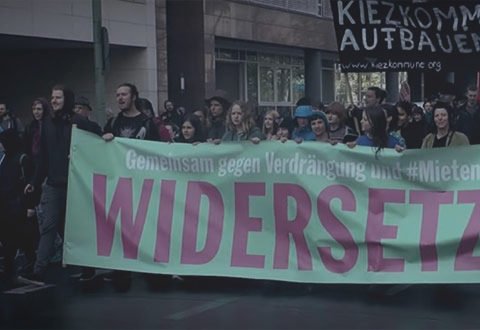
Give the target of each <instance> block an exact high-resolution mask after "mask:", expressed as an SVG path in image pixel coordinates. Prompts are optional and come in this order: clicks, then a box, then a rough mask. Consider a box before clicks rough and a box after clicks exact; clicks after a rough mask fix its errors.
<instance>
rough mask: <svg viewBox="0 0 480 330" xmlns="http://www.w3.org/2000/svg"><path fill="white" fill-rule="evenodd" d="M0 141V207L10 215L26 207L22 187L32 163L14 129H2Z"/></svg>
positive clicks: (29, 173)
mask: <svg viewBox="0 0 480 330" xmlns="http://www.w3.org/2000/svg"><path fill="white" fill-rule="evenodd" d="M0 142H1V143H2V145H3V147H4V149H5V151H4V153H3V155H0V182H1V184H0V209H1V210H2V211H1V212H7V213H8V214H10V216H11V215H12V214H13V213H19V214H20V213H21V212H22V210H24V209H25V207H26V201H25V197H24V194H23V189H24V187H25V185H26V183H27V182H28V179H29V178H30V177H31V174H32V165H31V162H30V160H29V158H28V156H27V155H26V154H24V153H23V152H22V141H21V140H20V138H19V136H18V134H17V132H16V131H15V130H13V129H8V130H6V131H3V132H2V133H1V134H0ZM2 214H3V215H5V213H2Z"/></svg>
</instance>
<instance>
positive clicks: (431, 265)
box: [64, 129, 480, 283]
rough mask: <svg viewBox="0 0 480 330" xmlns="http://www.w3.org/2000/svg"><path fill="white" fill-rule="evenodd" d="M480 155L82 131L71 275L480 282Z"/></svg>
mask: <svg viewBox="0 0 480 330" xmlns="http://www.w3.org/2000/svg"><path fill="white" fill-rule="evenodd" d="M479 155H480V149H479V147H476V146H472V147H458V148H448V149H447V148H442V149H435V150H434V149H430V150H411V151H410V150H407V151H405V152H403V153H401V154H400V153H397V152H395V151H393V150H384V151H382V152H381V153H380V154H379V156H378V157H377V158H376V157H375V153H374V150H373V149H372V148H369V147H356V148H354V149H349V148H347V147H346V146H344V145H335V146H331V145H328V144H322V143H315V142H308V143H302V144H296V143H294V142H291V141H289V142H287V143H284V144H282V143H281V142H277V141H272V142H266V141H265V142H261V143H260V144H258V145H253V144H252V143H249V142H246V143H235V144H227V143H224V144H221V145H212V144H207V143H204V144H200V145H197V146H193V145H189V144H179V143H172V144H166V143H156V142H145V141H138V140H127V139H121V138H116V139H114V141H112V142H109V143H106V142H104V141H103V140H102V139H100V138H98V137H96V136H93V135H91V134H89V133H86V132H83V131H81V130H77V129H74V130H73V137H72V146H71V155H70V156H71V157H70V173H69V184H68V202H67V222H66V233H65V244H64V262H65V263H66V264H73V265H84V266H93V267H99V268H114V269H123V270H132V271H139V272H148V273H165V274H178V275H214V276H234V277H246V278H257V279H279V280H285V281H296V282H312V283H315V282H316V283H441V282H443V283H474V282H475V283H476V282H479V280H480V256H479V252H478V249H479V248H478V246H477V245H478V236H479V232H480V189H479V181H480V156H479Z"/></svg>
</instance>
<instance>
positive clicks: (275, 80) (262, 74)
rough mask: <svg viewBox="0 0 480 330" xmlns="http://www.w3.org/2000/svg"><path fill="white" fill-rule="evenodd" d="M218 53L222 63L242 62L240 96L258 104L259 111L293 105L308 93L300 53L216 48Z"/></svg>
mask: <svg viewBox="0 0 480 330" xmlns="http://www.w3.org/2000/svg"><path fill="white" fill-rule="evenodd" d="M215 57H216V60H217V61H219V62H220V63H221V62H230V63H232V62H233V63H243V66H242V68H244V69H243V70H244V71H243V75H241V77H240V80H241V81H240V82H239V83H240V87H241V88H240V98H241V99H244V100H246V101H250V102H253V103H255V104H258V105H259V109H260V111H263V110H264V109H277V110H278V109H279V108H285V109H292V107H293V106H294V105H295V102H296V101H297V100H298V99H299V98H301V97H303V96H304V94H305V69H304V60H303V58H302V57H300V56H292V55H286V54H270V53H262V52H256V51H244V50H235V49H225V48H216V49H215ZM218 67H220V66H218ZM222 87H225V86H217V88H220V89H221V88H222Z"/></svg>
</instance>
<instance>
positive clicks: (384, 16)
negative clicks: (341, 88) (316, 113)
mask: <svg viewBox="0 0 480 330" xmlns="http://www.w3.org/2000/svg"><path fill="white" fill-rule="evenodd" d="M331 5H332V14H333V19H334V23H335V31H336V36H337V43H338V49H339V54H340V62H341V69H342V70H343V71H346V72H349V71H350V72H360V71H413V70H414V71H435V72H439V71H441V70H444V71H448V70H453V69H454V68H456V67H458V65H462V66H463V67H468V68H469V69H471V70H472V71H474V72H475V71H478V70H479V69H480V62H479V61H478V56H479V55H480V3H479V2H478V1H472V0H455V1H451V0H448V1H446V0H434V1H432V0H427V1H415V0H410V1H406V0H331ZM459 59H461V61H460V60H459Z"/></svg>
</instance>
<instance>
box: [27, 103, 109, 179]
mask: <svg viewBox="0 0 480 330" xmlns="http://www.w3.org/2000/svg"><path fill="white" fill-rule="evenodd" d="M72 125H77V127H78V128H79V129H83V130H86V131H89V132H92V133H95V134H97V135H101V132H100V129H99V127H98V125H97V126H96V125H93V124H92V123H91V122H90V121H88V120H87V119H86V118H85V117H82V116H80V115H78V114H75V113H73V112H63V111H61V110H60V111H59V112H58V113H55V114H54V116H50V117H46V118H45V119H44V121H43V127H42V137H41V145H40V153H39V155H38V162H37V163H36V164H35V175H34V178H33V180H32V184H33V185H34V186H35V187H40V185H41V184H42V182H43V181H44V180H45V178H47V184H49V185H51V186H66V185H67V181H68V162H69V159H68V156H69V154H70V142H71V135H72Z"/></svg>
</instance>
